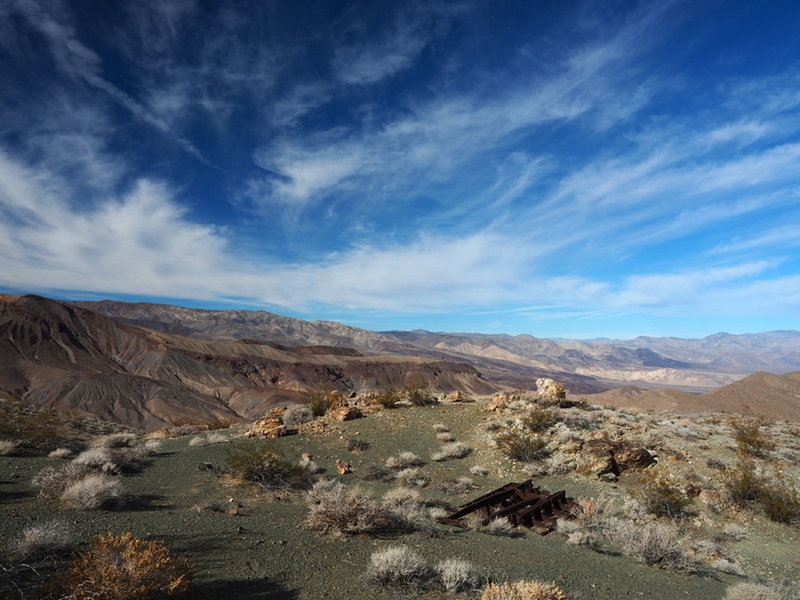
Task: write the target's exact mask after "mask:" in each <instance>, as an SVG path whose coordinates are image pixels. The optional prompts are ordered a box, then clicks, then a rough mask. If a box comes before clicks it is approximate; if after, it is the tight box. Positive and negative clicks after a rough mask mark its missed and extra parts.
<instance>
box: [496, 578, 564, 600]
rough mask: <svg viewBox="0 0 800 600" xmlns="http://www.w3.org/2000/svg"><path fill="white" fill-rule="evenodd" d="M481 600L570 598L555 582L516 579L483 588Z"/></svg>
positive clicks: (561, 599)
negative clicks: (511, 581)
mask: <svg viewBox="0 0 800 600" xmlns="http://www.w3.org/2000/svg"><path fill="white" fill-rule="evenodd" d="M481 600H568V599H567V595H566V594H565V593H564V592H563V590H562V589H561V588H560V587H558V586H557V585H556V584H555V582H553V583H544V582H542V581H515V582H513V583H490V584H489V585H487V586H486V587H485V588H483V593H482V594H481Z"/></svg>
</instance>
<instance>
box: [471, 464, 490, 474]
mask: <svg viewBox="0 0 800 600" xmlns="http://www.w3.org/2000/svg"><path fill="white" fill-rule="evenodd" d="M469 472H470V473H472V474H473V475H476V476H478V477H486V476H487V475H489V469H487V468H486V467H482V466H480V465H472V466H471V467H470V468H469Z"/></svg>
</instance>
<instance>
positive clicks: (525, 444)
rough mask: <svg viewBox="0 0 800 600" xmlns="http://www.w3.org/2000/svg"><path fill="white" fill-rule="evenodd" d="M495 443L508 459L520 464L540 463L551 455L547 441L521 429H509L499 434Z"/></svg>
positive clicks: (495, 438)
mask: <svg viewBox="0 0 800 600" xmlns="http://www.w3.org/2000/svg"><path fill="white" fill-rule="evenodd" d="M494 442H495V445H496V447H497V449H498V450H499V451H500V452H501V453H502V454H503V455H504V456H505V457H506V458H510V459H511V460H514V461H518V462H535V461H540V460H543V459H545V458H547V457H548V456H549V455H550V451H549V450H548V448H547V441H546V440H544V439H543V438H542V437H541V436H539V435H537V434H535V433H530V432H527V431H521V430H519V429H507V430H505V431H502V432H500V433H498V434H497V435H496V436H495V437H494Z"/></svg>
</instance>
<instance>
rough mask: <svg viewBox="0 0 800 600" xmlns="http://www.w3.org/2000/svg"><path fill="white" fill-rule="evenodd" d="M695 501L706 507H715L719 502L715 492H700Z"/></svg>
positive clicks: (717, 492) (718, 495) (717, 493)
mask: <svg viewBox="0 0 800 600" xmlns="http://www.w3.org/2000/svg"><path fill="white" fill-rule="evenodd" d="M697 499H698V500H700V502H702V503H703V504H707V505H708V506H717V505H718V504H719V502H720V494H719V491H717V490H700V493H699V494H697Z"/></svg>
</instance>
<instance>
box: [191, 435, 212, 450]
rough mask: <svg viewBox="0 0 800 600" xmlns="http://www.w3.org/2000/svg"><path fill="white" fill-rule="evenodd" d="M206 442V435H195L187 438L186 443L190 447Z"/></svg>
mask: <svg viewBox="0 0 800 600" xmlns="http://www.w3.org/2000/svg"><path fill="white" fill-rule="evenodd" d="M206 444H208V442H207V441H206V436H204V435H196V436H194V437H193V438H192V439H190V440H189V443H188V444H187V445H188V446H189V447H191V448H198V447H200V446H205V445H206Z"/></svg>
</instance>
